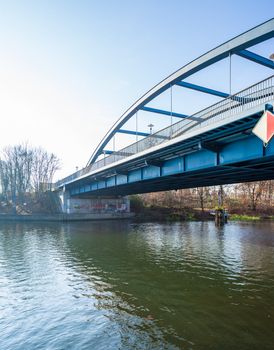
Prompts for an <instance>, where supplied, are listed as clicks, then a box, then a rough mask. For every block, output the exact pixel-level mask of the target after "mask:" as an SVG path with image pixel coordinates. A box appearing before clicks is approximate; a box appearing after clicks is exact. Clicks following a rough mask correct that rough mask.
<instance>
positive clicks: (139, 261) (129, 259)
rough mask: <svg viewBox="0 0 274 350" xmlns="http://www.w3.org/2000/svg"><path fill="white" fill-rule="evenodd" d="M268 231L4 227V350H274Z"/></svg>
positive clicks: (0, 283)
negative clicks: (273, 349)
mask: <svg viewBox="0 0 274 350" xmlns="http://www.w3.org/2000/svg"><path fill="white" fill-rule="evenodd" d="M273 300H274V223H270V222H269V223H256V224H250V223H248V224H246V223H243V224H241V223H229V224H228V225H226V226H225V227H223V228H215V226H214V223H212V222H203V223H201V222H188V223H175V224H155V223H151V224H131V223H129V222H107V223H102V222H100V223H99V222H98V223H71V224H58V223H56V224H1V226H0V332H1V338H0V348H1V349H3V350H5V349H12V350H17V349H18V350H19V349H20V350H22V349H95V350H96V349H272V348H273V342H274V336H273V329H274V306H273Z"/></svg>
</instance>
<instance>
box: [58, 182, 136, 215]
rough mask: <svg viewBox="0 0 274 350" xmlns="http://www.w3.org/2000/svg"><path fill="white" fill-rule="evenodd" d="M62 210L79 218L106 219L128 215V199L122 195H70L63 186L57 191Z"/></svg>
mask: <svg viewBox="0 0 274 350" xmlns="http://www.w3.org/2000/svg"><path fill="white" fill-rule="evenodd" d="M59 197H60V201H61V206H62V212H63V213H64V214H67V215H68V216H71V217H76V216H78V217H79V219H80V218H81V217H83V218H84V219H96V220H97V219H100V218H102V219H108V218H115V217H116V216H117V218H118V217H129V216H131V213H130V200H129V198H128V197H122V196H116V197H114V196H112V197H109V196H108V197H103V196H97V197H95V196H89V197H88V196H87V195H86V196H85V197H84V198H83V197H81V198H80V196H78V197H77V196H71V195H70V192H69V191H68V190H66V188H65V186H64V187H63V189H62V190H61V191H60V192H59Z"/></svg>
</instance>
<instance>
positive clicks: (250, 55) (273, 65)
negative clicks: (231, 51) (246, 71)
mask: <svg viewBox="0 0 274 350" xmlns="http://www.w3.org/2000/svg"><path fill="white" fill-rule="evenodd" d="M237 55H238V56H241V57H243V58H246V59H248V60H250V61H253V62H255V63H259V64H261V65H263V66H265V67H268V68H272V69H274V62H273V61H271V60H270V59H268V58H266V57H263V56H260V55H258V54H256V53H254V52H251V51H248V50H241V51H239V52H237Z"/></svg>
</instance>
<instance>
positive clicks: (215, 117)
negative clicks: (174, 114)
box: [55, 75, 274, 187]
mask: <svg viewBox="0 0 274 350" xmlns="http://www.w3.org/2000/svg"><path fill="white" fill-rule="evenodd" d="M273 98H274V75H272V76H271V77H269V78H267V79H265V80H262V81H261V82H259V83H257V84H254V85H252V86H250V87H248V88H247V89H244V90H242V91H240V92H238V93H236V94H234V95H231V96H229V97H227V98H225V99H224V100H222V101H220V102H217V103H215V104H213V105H211V106H210V107H207V108H205V109H203V110H201V111H199V112H197V113H195V114H193V115H192V117H196V118H200V120H199V121H196V120H189V119H183V120H180V121H179V122H177V123H174V124H172V125H170V126H168V127H166V128H164V129H162V130H160V131H158V132H156V133H154V134H152V135H150V136H147V137H145V138H143V139H142V140H140V141H138V142H135V143H133V144H131V145H129V146H127V147H125V148H123V149H120V150H119V151H117V152H114V153H113V154H111V155H109V156H107V157H104V158H103V159H101V160H98V161H97V162H95V163H93V164H90V165H89V166H87V167H85V168H83V169H81V170H79V171H77V172H75V173H73V174H71V175H70V176H67V177H65V178H64V179H62V180H60V181H57V182H56V183H55V187H59V186H60V185H62V184H65V183H67V182H70V181H72V180H74V179H76V178H78V177H81V176H83V175H85V174H87V173H89V172H91V171H93V170H97V169H100V168H102V167H104V166H106V165H109V164H112V163H115V162H117V161H119V160H121V159H125V158H127V157H129V156H131V155H134V154H136V153H139V152H142V151H145V150H147V149H149V148H151V147H153V146H156V145H159V144H161V143H164V142H166V141H167V140H170V139H173V138H175V137H178V136H180V135H182V134H187V133H188V132H189V131H193V130H197V129H198V128H201V127H204V126H207V125H210V124H214V123H216V122H219V121H221V120H224V119H226V118H228V117H231V116H233V115H236V114H238V113H241V112H243V111H245V110H248V109H250V108H253V107H256V106H258V105H261V104H262V103H266V102H268V101H270V100H273Z"/></svg>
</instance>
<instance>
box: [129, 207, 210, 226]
mask: <svg viewBox="0 0 274 350" xmlns="http://www.w3.org/2000/svg"><path fill="white" fill-rule="evenodd" d="M204 220H214V216H212V215H210V212H209V211H202V210H198V209H193V208H180V209H179V208H165V207H156V206H153V207H143V208H141V209H140V210H138V211H136V215H135V217H134V221H137V222H147V221H160V222H166V221H167V222H173V221H204Z"/></svg>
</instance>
